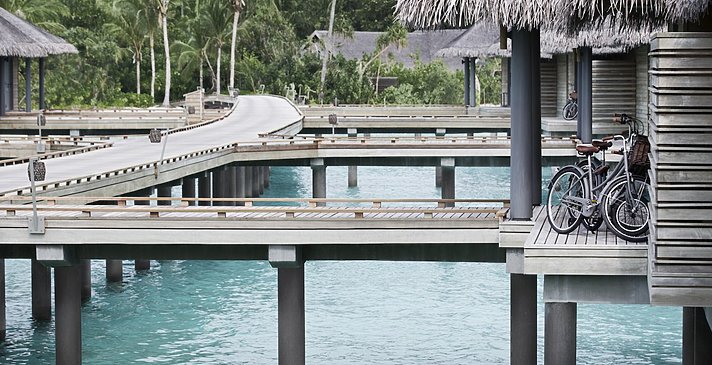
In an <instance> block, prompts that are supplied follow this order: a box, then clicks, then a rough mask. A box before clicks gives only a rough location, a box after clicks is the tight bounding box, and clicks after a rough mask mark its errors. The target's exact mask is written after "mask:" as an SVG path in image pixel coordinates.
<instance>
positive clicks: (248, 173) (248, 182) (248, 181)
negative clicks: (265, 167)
mask: <svg viewBox="0 0 712 365" xmlns="http://www.w3.org/2000/svg"><path fill="white" fill-rule="evenodd" d="M252 183H253V179H252V166H245V197H246V198H256V196H254V195H252Z"/></svg>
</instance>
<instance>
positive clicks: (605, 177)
mask: <svg viewBox="0 0 712 365" xmlns="http://www.w3.org/2000/svg"><path fill="white" fill-rule="evenodd" d="M619 122H620V123H621V124H628V129H629V137H630V139H629V140H626V138H625V137H623V136H622V135H616V136H610V137H606V138H604V139H603V140H594V141H593V143H592V144H580V145H578V146H576V150H577V151H578V152H579V154H581V155H584V156H586V160H584V161H582V162H580V163H578V164H577V165H570V166H566V167H564V168H562V169H560V170H559V171H558V172H557V173H556V174H555V175H554V177H553V178H552V180H551V182H550V183H549V194H548V196H547V219H548V220H549V223H550V225H551V227H552V228H553V229H554V230H555V231H556V232H558V233H561V234H568V233H570V232H572V231H573V230H574V229H576V228H577V227H578V226H579V225H580V224H582V223H583V225H584V226H585V227H586V228H587V229H588V230H590V231H595V230H597V229H598V228H599V227H600V226H601V224H602V222H604V221H605V222H606V226H607V227H608V228H609V229H610V230H611V231H612V232H613V233H614V234H616V235H617V236H618V237H620V238H622V239H625V240H627V241H632V242H642V241H645V240H646V239H647V235H646V233H647V230H648V225H647V224H648V220H649V211H648V208H647V203H648V202H649V201H650V197H649V194H648V190H649V183H648V180H647V174H645V173H640V172H644V171H647V167H646V166H645V162H643V163H642V166H640V162H636V163H635V164H633V166H631V164H630V163H629V162H630V161H629V153H628V152H629V147H628V145H629V144H630V143H632V142H635V144H638V143H640V145H643V144H644V143H643V142H642V141H645V142H647V137H645V136H642V135H640V134H639V130H638V126H637V123H639V122H640V121H639V120H637V119H635V118H631V117H629V116H627V115H625V114H623V115H621V116H620V117H619ZM616 140H620V141H622V142H623V147H622V148H621V149H620V153H622V154H623V161H621V162H622V163H619V164H618V165H617V166H616V167H615V168H614V169H613V171H612V172H610V174H609V173H608V170H609V168H608V165H606V164H605V151H606V150H607V149H608V148H611V147H612V146H613V143H612V142H613V141H616ZM633 148H634V149H635V148H636V147H635V145H634V146H633ZM638 149H640V148H638ZM647 149H648V150H649V144H648V145H647ZM642 150H643V152H644V150H645V147H643V148H642ZM598 152H604V154H603V162H601V161H599V160H597V159H596V158H595V157H593V155H594V154H595V153H598ZM614 152H615V151H614ZM641 154H642V155H645V158H646V159H647V153H638V154H637V155H641ZM647 164H648V165H647V166H648V167H649V161H648V162H647ZM634 171H637V173H634Z"/></svg>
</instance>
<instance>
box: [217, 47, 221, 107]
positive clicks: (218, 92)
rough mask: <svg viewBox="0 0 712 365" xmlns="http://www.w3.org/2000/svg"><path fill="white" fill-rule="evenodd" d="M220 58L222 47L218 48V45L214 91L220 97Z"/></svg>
mask: <svg viewBox="0 0 712 365" xmlns="http://www.w3.org/2000/svg"><path fill="white" fill-rule="evenodd" d="M221 57H222V47H220V45H218V62H217V63H218V65H217V67H218V72H217V79H218V82H217V86H216V88H217V89H216V91H217V94H218V95H220V58H221Z"/></svg>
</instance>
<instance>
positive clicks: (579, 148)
mask: <svg viewBox="0 0 712 365" xmlns="http://www.w3.org/2000/svg"><path fill="white" fill-rule="evenodd" d="M598 151H599V149H598V147H596V146H594V145H592V144H584V143H580V144H577V145H576V152H578V153H580V154H582V155H592V154H594V153H596V152H598Z"/></svg>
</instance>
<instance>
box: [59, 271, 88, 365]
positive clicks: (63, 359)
mask: <svg viewBox="0 0 712 365" xmlns="http://www.w3.org/2000/svg"><path fill="white" fill-rule="evenodd" d="M80 282H81V267H80V265H72V266H59V267H56V268H55V269H54V300H55V318H54V320H55V352H56V364H57V365H78V364H79V365H80V364H81V363H82V317H81V289H80Z"/></svg>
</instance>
